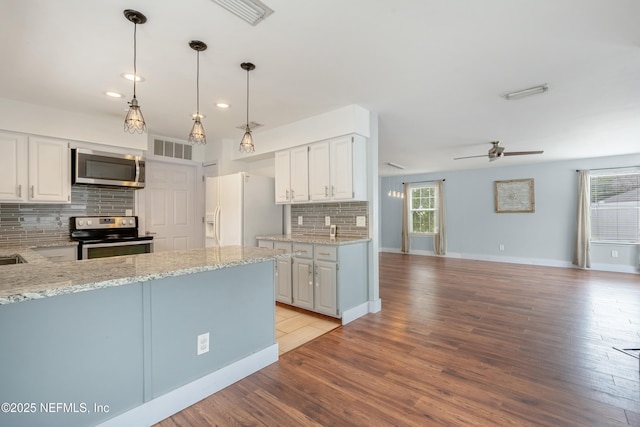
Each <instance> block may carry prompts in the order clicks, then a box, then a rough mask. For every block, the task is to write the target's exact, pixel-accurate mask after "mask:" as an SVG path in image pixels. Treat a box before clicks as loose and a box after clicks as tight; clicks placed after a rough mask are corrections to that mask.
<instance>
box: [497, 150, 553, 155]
mask: <svg viewBox="0 0 640 427" xmlns="http://www.w3.org/2000/svg"><path fill="white" fill-rule="evenodd" d="M542 153H544V151H507V152H504V153H502V155H503V156H525V155H527V154H542Z"/></svg>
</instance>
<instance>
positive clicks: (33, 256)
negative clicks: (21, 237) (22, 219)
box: [0, 240, 78, 304]
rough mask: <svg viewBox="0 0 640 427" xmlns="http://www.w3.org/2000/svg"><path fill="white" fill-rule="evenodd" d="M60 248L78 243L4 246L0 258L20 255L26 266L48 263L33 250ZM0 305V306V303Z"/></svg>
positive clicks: (62, 241)
mask: <svg viewBox="0 0 640 427" xmlns="http://www.w3.org/2000/svg"><path fill="white" fill-rule="evenodd" d="M60 246H78V242H75V241H71V240H61V241H55V242H46V243H37V244H33V245H24V244H22V245H4V246H2V247H0V257H5V256H11V255H16V254H17V255H20V256H21V257H22V258H24V260H25V261H26V262H27V263H28V264H32V265H33V264H41V263H50V261H49V260H48V259H47V258H45V257H43V256H42V255H40V254H39V253H37V252H36V251H35V250H33V249H38V248H53V247H60ZM0 267H1V266H0ZM0 270H1V268H0ZM0 304H2V303H1V302H0Z"/></svg>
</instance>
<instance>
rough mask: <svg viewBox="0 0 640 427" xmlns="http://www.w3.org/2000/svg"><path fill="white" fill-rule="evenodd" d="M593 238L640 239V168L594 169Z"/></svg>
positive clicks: (607, 239)
mask: <svg viewBox="0 0 640 427" xmlns="http://www.w3.org/2000/svg"><path fill="white" fill-rule="evenodd" d="M590 181H591V190H590V195H591V241H594V242H626V243H640V168H634V169H628V168H626V169H619V170H607V171H602V172H595V173H594V172H592V175H591V180H590Z"/></svg>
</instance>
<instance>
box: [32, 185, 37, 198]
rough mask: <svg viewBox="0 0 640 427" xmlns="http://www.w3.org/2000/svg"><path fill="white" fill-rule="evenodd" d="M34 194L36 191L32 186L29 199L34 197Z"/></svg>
mask: <svg viewBox="0 0 640 427" xmlns="http://www.w3.org/2000/svg"><path fill="white" fill-rule="evenodd" d="M35 194H36V189H35V186H33V185H32V186H31V198H32V199H33V198H34V197H35V196H34V195H35Z"/></svg>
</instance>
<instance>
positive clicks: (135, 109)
mask: <svg viewBox="0 0 640 427" xmlns="http://www.w3.org/2000/svg"><path fill="white" fill-rule="evenodd" d="M124 16H125V18H127V19H128V20H129V21H130V22H133V98H132V99H131V102H129V111H128V112H127V116H126V117H125V119H124V130H125V132H129V133H135V132H137V133H143V132H146V131H147V124H146V123H145V121H144V116H143V115H142V111H140V106H139V105H138V100H137V99H136V80H137V75H138V74H137V69H136V55H137V51H136V47H137V46H136V32H137V28H138V24H144V23H145V22H147V17H146V16H144V15H143V14H142V13H140V12H138V11H135V10H131V9H126V10H125V11H124Z"/></svg>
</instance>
